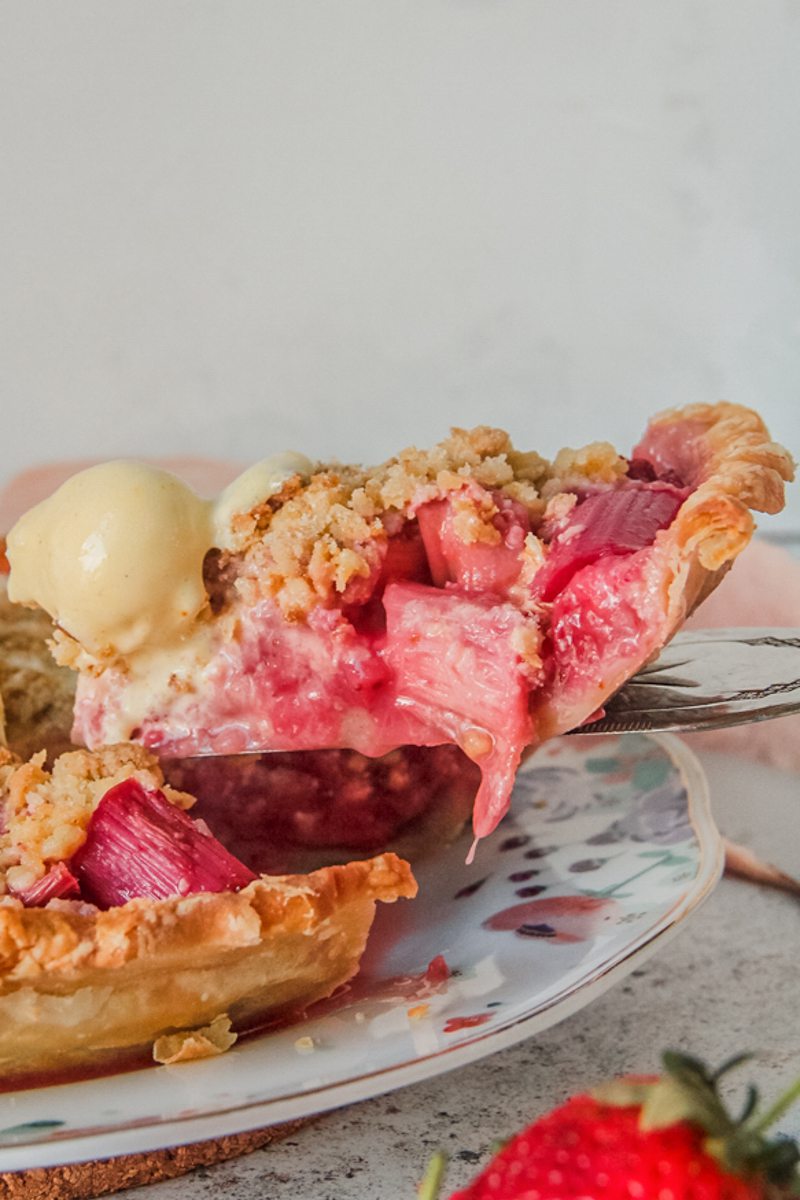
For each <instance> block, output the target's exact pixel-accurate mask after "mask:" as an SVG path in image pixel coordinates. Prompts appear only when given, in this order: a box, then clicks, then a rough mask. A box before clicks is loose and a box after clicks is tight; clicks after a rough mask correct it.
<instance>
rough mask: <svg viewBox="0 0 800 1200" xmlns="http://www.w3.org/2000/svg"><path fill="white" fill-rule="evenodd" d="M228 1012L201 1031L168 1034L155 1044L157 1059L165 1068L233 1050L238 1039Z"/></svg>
mask: <svg viewBox="0 0 800 1200" xmlns="http://www.w3.org/2000/svg"><path fill="white" fill-rule="evenodd" d="M237 1036H238V1035H237V1034H236V1033H234V1032H233V1028H232V1024H231V1019H230V1017H229V1016H228V1014H227V1013H223V1014H221V1015H220V1016H218V1017H215V1018H214V1020H213V1021H212V1022H211V1024H210V1025H204V1026H202V1028H200V1029H180V1030H179V1031H178V1032H177V1033H165V1034H162V1036H161V1037H159V1038H156V1040H155V1042H154V1043H153V1058H154V1059H155V1061H156V1062H157V1063H161V1064H162V1065H163V1066H172V1065H173V1064H174V1063H179V1062H191V1061H192V1060H193V1059H198V1058H214V1057H216V1055H218V1054H224V1053H225V1051H226V1050H230V1048H231V1046H233V1045H234V1044H235V1042H236V1039H237Z"/></svg>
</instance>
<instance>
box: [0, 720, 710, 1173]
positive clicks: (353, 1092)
mask: <svg viewBox="0 0 800 1200" xmlns="http://www.w3.org/2000/svg"><path fill="white" fill-rule="evenodd" d="M612 736H613V737H615V738H619V737H620V736H622V737H625V736H626V735H624V734H623V735H619V734H616V735H612ZM637 736H640V737H644V738H646V739H647V740H649V741H652V742H655V743H656V744H658V745H660V746H661V747H662V748H663V749H664V750H665V751H666V753H667V755H668V756H669V758H670V760H671V762H672V763H673V765H674V766H675V768H676V769H677V770H678V772H679V773H680V775H681V777H682V779H683V781H684V784H685V787H686V795H687V801H688V803H687V809H688V816H689V821H690V824H691V827H692V830H693V832H694V835H695V838H696V839H697V844H698V870H697V875H696V877H695V879H694V880H693V881H692V884H691V886H690V887H689V888H688V889H687V891H686V893H685V894H684V895H683V896H681V897H680V898H679V899H678V900H676V901H675V903H674V904H673V905H672V906H671V907H670V908H669V909H668V910H667V911H666V912H664V913H662V914H661V916H660V918H659V919H658V920H657V921H656V922H655V924H654V925H653V926H651V927H649V928H648V929H646V930H644V931H642V933H640V934H639V935H638V937H637V938H636V939H635V940H634V941H632V942H630V943H628V944H627V945H625V946H624V947H621V948H620V950H619V951H618V952H617V953H616V954H615V955H613V956H611V957H610V958H609V959H608V960H606V961H605V962H604V963H602V964H601V965H599V966H598V967H597V968H595V970H594V971H592V972H591V973H590V974H589V975H587V977H586V978H585V979H583V980H582V981H581V982H579V983H578V984H577V985H576V984H570V985H566V986H565V988H564V990H563V991H560V992H558V993H556V994H555V995H553V996H551V997H550V998H549V999H548V1000H547V1001H546V1002H544V1003H543V1004H542V1005H541V1006H540V1007H539V1008H537V1009H536V1010H535V1011H534V1012H528V1013H526V1014H523V1015H520V1016H517V1017H509V1019H508V1021H507V1022H506V1023H504V1024H502V1025H501V1026H500V1027H496V1028H493V1029H491V1030H489V1031H483V1032H482V1031H481V1030H480V1029H479V1028H478V1029H476V1030H475V1031H474V1033H473V1034H472V1035H471V1036H470V1037H469V1038H467V1039H465V1040H464V1041H463V1042H460V1043H459V1044H457V1045H454V1046H444V1047H441V1048H439V1049H437V1050H435V1051H432V1052H430V1053H429V1054H425V1055H423V1056H421V1057H418V1058H415V1059H414V1060H413V1061H411V1062H405V1063H398V1064H395V1065H393V1066H388V1067H382V1068H380V1069H378V1070H376V1071H372V1072H370V1071H365V1072H363V1073H361V1074H359V1075H357V1076H355V1077H353V1078H351V1079H347V1080H344V1081H341V1082H339V1083H331V1084H327V1085H325V1086H323V1087H321V1088H318V1089H314V1090H312V1091H308V1092H295V1093H293V1094H291V1095H289V1096H282V1097H277V1098H273V1099H270V1100H260V1101H253V1102H248V1103H246V1104H241V1105H232V1106H230V1107H226V1108H221V1109H219V1108H218V1109H215V1110H214V1111H213V1112H208V1113H201V1114H189V1115H187V1116H184V1117H181V1116H169V1117H167V1118H165V1119H161V1118H159V1117H154V1118H153V1119H136V1120H134V1121H132V1122H130V1123H129V1124H127V1125H126V1124H115V1125H108V1126H105V1125H104V1126H99V1127H96V1128H94V1129H92V1130H91V1131H90V1132H85V1131H79V1132H77V1133H76V1134H74V1135H72V1134H69V1133H67V1132H65V1133H63V1134H61V1133H54V1134H53V1135H51V1136H50V1137H49V1138H48V1139H47V1140H38V1141H29V1142H18V1143H16V1144H14V1145H7V1146H2V1147H0V1171H21V1170H28V1169H32V1168H36V1167H53V1166H62V1165H67V1164H70V1163H77V1162H85V1161H88V1160H91V1159H94V1158H97V1157H105V1158H108V1157H116V1156H118V1155H121V1154H131V1153H143V1152H147V1151H155V1150H161V1149H164V1148H165V1147H168V1146H175V1145H190V1144H192V1143H195V1142H199V1141H204V1140H207V1139H209V1138H211V1139H213V1138H217V1137H224V1136H226V1135H229V1134H235V1133H246V1132H249V1131H251V1130H253V1129H258V1128H261V1127H265V1126H268V1125H280V1124H283V1123H285V1122H287V1121H292V1120H295V1119H297V1118H302V1117H309V1118H310V1117H313V1116H317V1115H321V1114H322V1113H325V1112H329V1111H330V1110H331V1109H334V1108H340V1107H342V1106H345V1105H350V1104H355V1103H359V1102H361V1101H365V1100H371V1099H375V1098H376V1097H378V1096H381V1095H385V1094H386V1093H387V1092H391V1091H394V1090H396V1089H398V1088H401V1087H407V1086H409V1085H411V1084H414V1083H421V1082H423V1081H426V1080H429V1079H435V1078H437V1077H438V1076H440V1075H443V1074H445V1073H446V1072H448V1071H452V1070H456V1069H458V1068H460V1067H464V1066H468V1065H469V1064H471V1063H473V1062H477V1061H479V1060H480V1059H482V1058H485V1057H487V1056H488V1055H489V1054H494V1053H497V1052H499V1051H501V1050H505V1049H507V1048H508V1047H510V1046H513V1045H516V1044H518V1043H519V1042H522V1041H525V1040H526V1039H527V1038H529V1037H532V1036H534V1035H535V1034H538V1033H542V1032H544V1031H545V1030H546V1029H549V1028H552V1027H553V1026H554V1025H557V1024H559V1023H560V1022H561V1021H562V1020H566V1019H567V1018H568V1017H570V1016H572V1015H574V1013H576V1012H578V1011H580V1009H582V1008H585V1007H586V1006H587V1005H589V1004H591V1003H592V1002H593V1001H594V1000H596V999H597V998H599V997H600V996H601V995H603V994H604V993H605V992H606V991H608V990H609V989H610V988H611V987H612V986H614V984H615V983H617V981H618V980H621V979H624V978H625V976H626V975H628V974H630V972H631V971H633V970H634V969H635V968H636V967H637V966H638V965H639V964H640V963H642V962H644V961H646V960H647V959H648V958H650V957H651V956H652V955H653V954H654V953H655V952H656V951H657V950H658V949H659V948H660V947H661V946H662V945H664V944H665V943H666V942H668V941H669V940H670V939H671V938H672V937H674V936H675V935H676V934H677V933H678V931H679V929H680V927H681V925H682V924H683V922H684V921H685V920H686V918H687V917H688V916H690V915H691V913H693V912H694V911H695V910H696V909H697V908H699V907H700V905H701V904H703V903H704V902H705V901H706V900H707V899H708V897H709V896H710V895H711V893H712V892H713V890H714V888H715V886H716V884H717V882H718V881H719V878H720V876H721V874H722V869H723V865H724V844H723V840H722V836H721V834H720V832H719V830H718V829H717V827H716V824H715V822H714V818H713V815H712V813H711V803H710V793H709V787H708V781H707V779H706V776H705V772H704V771H703V768H702V766H701V764H700V762H699V761H698V759H697V758H696V756H695V754H694V753H693V751H692V750H691V749H690V748H689V747H688V746H687V745H686V744H685V743H684V742H682V741H681V740H680V739H679V738H678V737H676V736H675V735H673V734H668V733H646V734H639V735H637ZM576 740H577V739H575V738H571V739H570V742H571V744H572V747H573V748H574V747H575V741H576ZM587 740H588V738H587ZM609 740H611V739H610V738H609ZM591 741H592V742H593V743H598V744H599V743H600V742H601V739H599V738H594V737H593V738H592V739H591ZM176 1069H178V1070H180V1069H181V1068H176ZM81 1082H84V1081H81ZM56 1086H59V1087H63V1086H67V1087H69V1086H70V1085H69V1084H67V1085H56ZM37 1090H39V1091H40V1093H41V1095H42V1097H43V1098H44V1097H45V1096H46V1095H47V1093H48V1091H49V1090H50V1089H48V1088H41V1089H37ZM13 1096H14V1093H13V1092H12V1093H8V1094H7V1097H8V1098H9V1099H11V1100H12V1102H13ZM109 1138H113V1139H114V1146H113V1149H112V1150H110V1153H109V1149H110V1148H109V1147H108V1146H104V1145H103V1144H102V1143H104V1142H105V1141H106V1140H107V1139H109Z"/></svg>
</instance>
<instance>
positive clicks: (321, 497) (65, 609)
mask: <svg viewBox="0 0 800 1200" xmlns="http://www.w3.org/2000/svg"><path fill="white" fill-rule="evenodd" d="M791 475H792V463H791V459H790V457H789V455H788V454H787V453H786V451H784V450H783V449H782V448H781V447H780V446H778V445H776V444H774V443H773V442H771V441H770V439H769V435H768V433H767V431H766V429H765V427H764V424H763V422H762V420H761V418H760V417H759V416H758V415H757V414H755V413H754V412H751V411H750V410H748V409H744V408H740V407H737V406H735V405H731V404H717V405H695V406H691V407H689V408H685V409H683V410H675V411H671V412H667V413H665V414H662V415H661V416H660V417H657V418H656V419H655V420H654V421H653V422H652V423H651V424H650V426H649V428H648V430H647V432H646V433H645V436H644V437H643V439H642V441H641V442H640V443H639V445H638V446H637V447H636V448H635V450H634V451H633V454H632V455H631V457H630V458H624V457H622V456H620V455H619V454H617V452H616V451H615V450H614V449H613V447H612V446H610V445H609V444H608V443H595V444H593V445H591V446H588V447H585V448H584V449H582V450H577V451H575V450H564V451H562V452H561V453H559V454H558V455H557V456H556V458H555V459H554V460H553V462H552V463H550V462H547V461H546V460H545V459H543V458H541V457H540V456H539V455H538V454H535V453H526V452H520V451H518V450H516V449H515V448H514V446H513V445H512V443H511V441H510V439H509V438H508V436H507V435H506V434H505V433H502V432H501V431H499V430H496V429H490V428H486V427H480V428H478V429H474V430H472V431H470V432H465V431H462V430H455V431H453V433H452V435H451V437H450V438H448V439H447V440H446V441H444V442H442V443H441V444H440V445H438V446H436V447H434V448H433V449H432V450H430V451H426V452H422V451H418V450H415V449H412V450H407V451H404V452H403V453H402V454H400V455H399V456H398V457H397V458H394V459H391V460H390V461H389V462H387V463H385V464H384V465H383V466H381V467H379V468H377V469H374V470H364V469H362V468H359V467H344V466H337V465H314V464H311V463H310V462H308V461H307V460H305V459H302V458H301V457H299V456H296V455H295V456H292V455H289V456H281V457H279V458H278V459H277V460H267V461H266V462H265V463H262V464H259V465H257V466H256V467H254V468H252V469H251V470H250V471H249V472H247V473H245V475H244V476H242V477H241V478H240V479H239V480H238V481H236V483H234V484H232V485H231V486H230V487H229V488H228V489H226V491H225V492H224V493H223V494H222V496H221V497H220V499H219V500H218V501H217V503H216V504H214V505H212V504H210V503H207V502H205V501H202V500H200V499H199V498H198V497H196V496H195V495H194V493H192V492H190V491H189V489H188V488H186V487H185V485H183V484H180V483H179V481H177V480H176V479H174V478H173V477H171V476H168V475H166V474H165V473H163V472H158V471H155V470H154V469H153V468H148V467H144V466H142V465H138V464H130V463H128V464H119V463H117V464H106V465H105V466H102V467H97V468H92V469H90V470H89V471H87V472H83V473H82V474H80V475H78V476H75V477H74V478H73V479H72V480H70V481H69V482H68V483H67V484H66V485H64V487H62V488H61V489H60V490H59V491H58V492H57V493H55V495H54V496H53V497H52V498H51V499H50V500H49V501H45V502H44V503H43V504H42V505H39V506H37V508H36V509H33V510H32V511H31V512H30V513H29V514H27V515H26V516H25V517H24V518H23V519H22V520H21V521H20V522H19V523H18V524H17V526H16V527H15V529H14V530H13V531H12V533H11V535H10V536H9V548H8V554H9V559H10V562H11V567H12V570H11V580H10V595H11V597H12V599H15V600H18V601H21V602H23V603H28V604H30V603H38V604H40V605H41V606H42V607H44V608H46V609H47V610H48V611H49V612H50V613H51V615H52V616H53V618H54V619H55V621H56V622H57V624H58V630H57V633H56V649H57V656H58V658H59V661H61V662H63V663H67V664H69V665H71V666H74V667H76V668H77V669H78V670H79V672H80V680H79V683H78V692H77V701H76V706H75V724H74V736H75V738H76V740H79V741H84V742H85V743H86V744H87V745H89V746H99V745H102V744H104V743H108V742H113V741H120V740H127V739H133V740H137V741H141V742H142V743H144V744H145V745H146V746H148V747H150V748H152V749H154V750H156V751H157V752H158V753H159V754H160V755H163V756H186V755H194V754H199V753H204V752H214V753H236V752H239V751H243V750H252V749H264V750H278V751H283V752H289V751H292V752H294V751H304V752H306V751H314V752H317V751H320V750H323V749H325V748H342V747H344V748H349V749H352V750H355V751H359V752H360V753H362V754H364V755H368V756H370V757H377V756H381V755H385V754H387V753H389V752H391V751H393V750H394V749H395V748H397V747H403V746H409V745H411V746H436V745H442V744H446V743H450V744H454V745H456V746H458V747H460V749H461V750H462V751H463V752H464V754H466V755H467V756H468V758H470V759H472V760H473V761H474V762H475V763H476V764H477V765H478V766H479V767H480V771H481V782H480V786H479V788H478V792H477V796H476V798H475V803H474V810H473V824H474V831H475V835H476V837H483V836H485V835H486V834H488V833H490V832H491V831H492V829H494V827H495V826H496V825H497V823H498V821H499V820H500V819H501V817H502V816H503V814H504V812H505V811H506V808H507V806H508V801H509V795H510V791H511V787H512V784H513V779H514V775H515V772H516V769H517V766H518V764H519V762H520V759H521V757H522V755H523V754H524V753H527V752H529V751H530V750H531V749H532V748H534V747H535V746H536V745H538V744H539V743H540V742H541V741H542V740H543V739H544V738H547V737H551V736H553V735H554V734H558V733H560V732H563V731H565V730H568V729H572V728H575V727H576V726H579V725H580V724H581V723H583V722H584V721H586V720H587V719H588V718H590V717H591V716H592V714H594V713H595V712H596V711H597V710H598V709H599V708H600V707H601V706H602V704H603V702H604V700H605V699H606V698H607V697H608V696H609V695H610V694H611V693H613V692H614V691H615V690H616V689H617V688H618V687H619V686H620V685H621V684H622V683H623V682H624V681H625V680H626V679H627V678H628V677H629V676H630V675H632V674H633V673H634V672H635V671H636V670H637V669H638V668H639V667H640V666H641V665H642V664H643V663H644V662H646V661H647V660H648V659H649V658H650V657H652V656H653V655H654V654H656V653H657V652H658V650H659V648H660V647H661V646H663V645H664V643H665V642H666V641H667V640H668V639H669V638H670V637H671V635H672V633H673V632H674V631H675V629H676V628H677V627H678V626H679V625H680V624H681V622H682V621H683V619H684V618H685V617H686V615H687V614H688V613H689V612H690V611H691V610H692V609H693V608H694V607H695V605H696V604H697V603H698V602H699V601H700V600H702V599H703V597H704V596H705V595H707V594H708V592H709V591H710V590H711V589H712V588H713V587H714V586H715V585H716V583H717V582H718V581H719V579H720V578H721V577H722V575H723V574H724V572H725V571H726V570H727V569H728V567H729V566H730V564H731V563H732V561H733V559H734V558H735V557H736V555H737V554H738V553H739V552H740V551H741V550H742V549H743V547H744V546H745V545H746V543H747V541H748V540H749V538H750V535H751V533H752V530H753V519H752V516H751V513H750V509H751V508H753V509H760V510H763V511H766V512H776V511H778V510H779V509H780V508H781V506H782V504H783V484H784V481H785V480H787V479H789V478H791Z"/></svg>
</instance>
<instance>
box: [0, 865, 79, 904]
mask: <svg viewBox="0 0 800 1200" xmlns="http://www.w3.org/2000/svg"><path fill="white" fill-rule="evenodd" d="M11 890H12V891H13V889H11ZM13 894H14V895H15V896H16V897H17V899H18V900H21V901H22V903H23V904H24V905H25V906H26V908H38V907H41V905H43V904H47V902H48V900H76V899H77V898H78V897H79V896H80V887H79V884H78V880H77V879H76V878H75V876H74V875H73V874H72V872H71V871H70V869H69V867H67V866H66V865H65V864H64V863H56V864H55V866H54V867H51V868H50V870H49V871H48V872H47V874H46V875H43V876H42V878H41V879H38V880H37V881H36V883H34V884H32V885H31V886H30V887H29V888H22V889H21V890H20V891H17V892H13Z"/></svg>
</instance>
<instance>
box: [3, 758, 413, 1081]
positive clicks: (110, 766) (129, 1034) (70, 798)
mask: <svg viewBox="0 0 800 1200" xmlns="http://www.w3.org/2000/svg"><path fill="white" fill-rule="evenodd" d="M43 757H44V756H43V755H40V756H37V757H36V758H34V759H32V760H31V761H29V762H27V763H22V762H20V761H19V760H18V759H16V758H15V756H14V755H12V754H11V753H10V752H8V751H3V750H0V831H2V832H0V1077H2V1079H3V1080H5V1081H6V1082H9V1081H12V1080H15V1079H17V1080H19V1081H21V1082H24V1081H25V1079H26V1078H30V1077H31V1075H32V1074H33V1075H36V1074H38V1073H40V1072H48V1071H53V1070H58V1071H70V1072H71V1071H75V1070H80V1069H82V1068H84V1067H86V1066H90V1067H91V1068H92V1069H97V1068H100V1067H103V1066H108V1067H113V1066H115V1065H117V1064H118V1063H119V1061H120V1058H121V1056H125V1057H128V1056H131V1055H137V1056H141V1055H142V1054H143V1053H147V1054H150V1052H151V1051H152V1050H153V1047H154V1045H155V1054H156V1056H157V1057H158V1058H159V1060H161V1061H164V1060H166V1059H168V1060H169V1061H179V1060H180V1059H181V1058H186V1057H197V1056H199V1055H201V1054H208V1053H213V1052H214V1051H215V1050H216V1051H219V1050H222V1049H225V1048H227V1046H229V1045H230V1044H231V1043H232V1042H233V1041H234V1040H235V1035H232V1034H231V1032H230V1027H231V1025H233V1026H234V1027H235V1029H236V1030H242V1029H245V1030H246V1029H250V1028H255V1027H258V1026H261V1025H264V1024H265V1023H267V1022H272V1021H275V1020H277V1019H285V1018H286V1017H288V1016H290V1015H292V1014H296V1013H300V1012H303V1011H304V1010H305V1009H306V1008H307V1007H308V1006H309V1005H310V1004H312V1003H314V1002H315V1001H317V1000H319V999H321V998H323V997H325V996H328V995H330V994H331V993H332V992H333V991H334V990H335V989H336V988H337V987H339V985H341V984H342V983H344V982H345V981H347V980H348V979H350V978H351V976H353V975H354V974H355V972H356V971H357V969H358V964H359V961H360V958H361V955H362V953H363V950H364V945H365V942H366V939H367V934H368V932H369V929H370V926H371V924H372V919H373V916H374V912H375V904H376V902H377V901H378V900H381V901H388V902H390V901H393V900H396V899H398V898H399V897H402V896H406V897H410V896H413V895H414V893H415V892H416V885H415V883H414V880H413V877H412V875H411V872H410V869H409V867H408V864H407V863H405V862H403V861H402V860H401V859H398V858H397V857H396V856H395V855H393V854H384V855H381V856H379V857H376V858H372V859H367V860H365V861H362V862H352V863H348V864H347V865H344V866H334V867H328V868H325V869H323V870H319V871H315V872H313V873H312V874H309V875H289V876H282V877H277V876H259V875H257V874H256V873H255V872H254V871H252V870H251V869H249V868H248V867H247V866H245V865H244V863H242V862H241V861H240V860H238V859H237V858H236V857H235V856H234V855H233V854H231V852H230V851H229V850H228V849H227V848H226V847H225V846H224V845H223V844H222V843H221V842H220V841H219V840H218V839H217V838H216V837H215V835H214V834H213V833H212V832H211V830H210V829H209V828H208V826H207V825H206V824H205V822H204V821H202V820H196V819H194V818H193V816H192V815H191V811H190V809H191V805H192V798H191V797H190V796H187V795H185V794H183V793H180V792H176V791H175V790H174V789H173V788H171V787H169V786H168V785H166V784H165V783H164V779H163V775H162V773H161V770H160V768H159V766H158V763H157V761H156V759H155V758H154V756H153V755H152V754H151V753H150V752H149V751H147V750H145V749H144V748H143V747H142V746H135V745H119V746H112V747H105V748H104V749H103V750H101V751H98V752H96V753H92V752H89V751H86V750H81V751H74V752H71V753H67V754H63V755H62V756H61V757H60V758H58V759H57V760H56V761H55V763H54V765H53V768H52V771H47V770H45V768H44V765H43V761H42V760H43ZM187 809H189V811H187Z"/></svg>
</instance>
